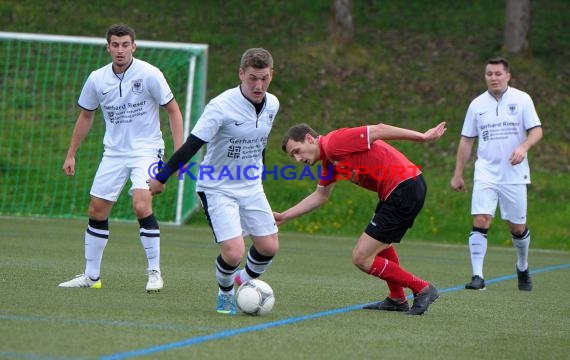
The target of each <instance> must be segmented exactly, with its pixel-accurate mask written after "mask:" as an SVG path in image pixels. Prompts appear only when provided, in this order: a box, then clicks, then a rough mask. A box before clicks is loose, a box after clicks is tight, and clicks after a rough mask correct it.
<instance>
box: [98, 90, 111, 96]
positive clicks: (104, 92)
mask: <svg viewBox="0 0 570 360" xmlns="http://www.w3.org/2000/svg"><path fill="white" fill-rule="evenodd" d="M112 90H113V89H109V90H107V91H103V92H102V93H101V95H107V94H108V93H110V92H111V91H112Z"/></svg>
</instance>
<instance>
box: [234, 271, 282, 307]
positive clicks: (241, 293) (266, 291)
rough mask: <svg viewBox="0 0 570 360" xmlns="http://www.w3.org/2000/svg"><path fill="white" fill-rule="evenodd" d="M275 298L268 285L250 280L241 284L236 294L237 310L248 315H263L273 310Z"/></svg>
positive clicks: (257, 280)
mask: <svg viewBox="0 0 570 360" xmlns="http://www.w3.org/2000/svg"><path fill="white" fill-rule="evenodd" d="M274 304H275V297H274V296H273V289H272V288H271V286H269V284H268V283H266V282H265V281H262V280H259V279H252V280H249V281H246V282H245V283H243V284H241V286H240V287H239V288H238V289H237V292H236V305H237V307H238V309H239V310H240V311H242V312H244V313H246V314H248V315H253V316H257V315H264V314H267V313H268V312H270V311H271V310H272V309H273V305H274Z"/></svg>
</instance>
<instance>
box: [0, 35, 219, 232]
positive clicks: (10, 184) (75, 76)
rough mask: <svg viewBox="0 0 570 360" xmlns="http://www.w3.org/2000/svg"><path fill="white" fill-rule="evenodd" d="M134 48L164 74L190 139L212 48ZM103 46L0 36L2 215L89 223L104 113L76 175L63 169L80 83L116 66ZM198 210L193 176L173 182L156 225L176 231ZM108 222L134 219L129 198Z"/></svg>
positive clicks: (165, 127) (164, 123)
mask: <svg viewBox="0 0 570 360" xmlns="http://www.w3.org/2000/svg"><path fill="white" fill-rule="evenodd" d="M136 42H137V52H136V57H137V58H139V59H141V60H145V61H148V62H149V63H151V64H153V65H155V66H156V67H158V68H160V69H161V70H162V72H163V73H164V76H165V77H166V79H167V81H168V83H169V85H170V87H171V89H172V91H173V92H174V95H175V97H176V99H177V102H178V104H179V105H180V108H181V109H180V110H181V111H182V114H183V116H184V138H186V137H187V136H188V134H189V132H190V129H191V127H192V124H194V123H195V122H196V121H197V119H198V117H199V116H200V114H201V113H202V110H203V108H204V104H205V91H206V70H207V61H208V46H207V45H204V44H189V43H173V42H158V41H144V40H137V41H136ZM105 45H106V40H105V39H104V38H90V37H77V36H55V35H40V34H23V33H8V32H0V53H1V54H2V56H1V57H0V69H1V70H0V71H1V74H0V92H1V93H0V215H4V216H8V215H9V216H47V217H59V218H85V217H86V216H87V205H88V203H89V190H90V188H91V183H92V181H93V177H94V175H95V171H96V170H97V166H98V164H99V161H100V159H101V156H102V153H103V134H104V131H105V124H104V121H103V116H102V114H101V112H100V110H97V113H96V114H95V121H94V123H93V127H92V128H91V131H90V133H89V135H88V136H87V138H86V139H85V141H84V142H83V143H82V145H81V147H80V148H79V151H78V152H77V155H76V172H75V176H73V177H68V176H66V175H65V173H64V172H63V171H62V166H63V162H64V160H65V155H66V153H67V148H68V146H69V141H70V139H71V134H72V131H73V128H74V126H75V121H76V119H77V116H78V114H79V107H78V106H77V100H78V98H79V93H80V92H81V88H82V86H83V83H84V81H85V80H86V79H87V76H88V75H89V73H90V72H91V71H93V70H95V69H97V68H99V67H101V66H103V65H105V64H107V63H109V62H110V61H111V58H110V56H109V54H108V53H107V51H106V49H105ZM160 113H161V120H160V121H161V129H162V133H163V137H164V140H165V143H166V148H165V151H166V158H168V157H170V155H172V151H173V145H172V136H171V132H170V126H169V122H168V114H167V113H166V111H163V110H161V111H160ZM196 156H197V157H199V156H201V154H197V155H196ZM194 161H197V160H196V159H194ZM128 187H130V182H128V183H127V185H126V186H125V190H126V189H127V188H128ZM198 206H199V202H198V200H197V198H196V194H195V183H194V181H191V179H190V178H189V177H186V179H184V180H181V181H169V183H168V190H167V191H166V192H164V193H163V194H161V195H160V196H157V197H155V198H154V200H153V210H154V213H155V215H156V216H157V218H158V219H159V220H160V221H161V222H170V223H175V224H181V223H183V222H185V221H187V220H188V218H189V217H190V216H191V215H192V213H193V212H194V211H195V210H197V208H198ZM111 218H113V219H119V220H121V219H124V220H134V214H133V210H132V205H131V197H130V196H129V195H128V194H127V191H123V192H122V193H121V196H120V197H119V200H118V201H117V203H116V205H115V207H114V208H113V211H112V213H111Z"/></svg>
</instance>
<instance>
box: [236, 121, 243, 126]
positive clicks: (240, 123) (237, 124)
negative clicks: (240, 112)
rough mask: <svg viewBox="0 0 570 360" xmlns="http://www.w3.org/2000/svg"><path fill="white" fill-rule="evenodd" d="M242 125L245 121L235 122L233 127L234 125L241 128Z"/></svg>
mask: <svg viewBox="0 0 570 360" xmlns="http://www.w3.org/2000/svg"><path fill="white" fill-rule="evenodd" d="M243 124H245V121H242V122H237V121H236V122H234V125H235V126H241V125H243Z"/></svg>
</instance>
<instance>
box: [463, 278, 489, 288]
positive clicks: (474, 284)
mask: <svg viewBox="0 0 570 360" xmlns="http://www.w3.org/2000/svg"><path fill="white" fill-rule="evenodd" d="M465 288H466V289H469V290H485V289H486V287H485V279H483V278H482V277H480V276H479V275H475V276H473V277H471V282H470V283H467V284H465Z"/></svg>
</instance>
